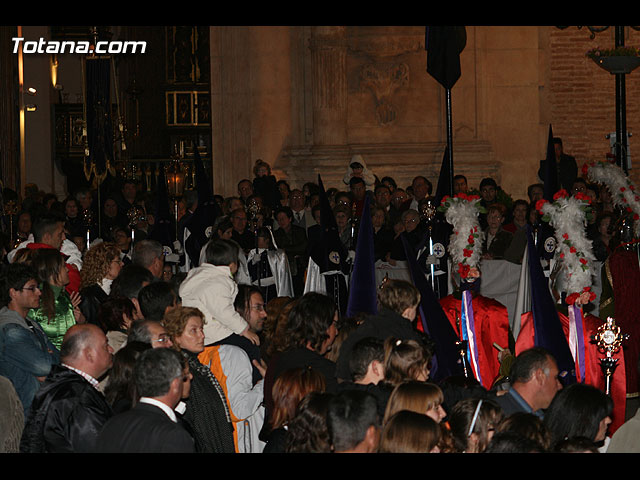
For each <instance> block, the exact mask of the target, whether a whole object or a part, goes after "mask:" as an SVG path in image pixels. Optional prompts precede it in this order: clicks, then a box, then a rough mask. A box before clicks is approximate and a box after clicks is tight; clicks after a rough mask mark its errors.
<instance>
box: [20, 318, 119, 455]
mask: <svg viewBox="0 0 640 480" xmlns="http://www.w3.org/2000/svg"><path fill="white" fill-rule="evenodd" d="M112 361H113V349H112V348H111V347H110V346H109V343H108V341H107V337H106V335H105V334H104V332H103V331H102V330H100V328H99V327H97V326H96V325H92V324H83V325H74V326H73V327H71V328H70V329H69V330H68V331H67V333H66V334H65V336H64V340H63V341H62V346H61V348H60V365H54V366H53V368H52V369H51V373H50V374H49V376H48V377H47V379H46V380H45V382H44V383H43V385H42V387H41V388H40V390H39V391H38V393H37V394H36V396H35V397H34V399H33V402H32V404H31V410H30V412H29V418H28V420H27V423H26V425H25V429H24V432H23V434H22V441H21V443H20V451H21V452H26V453H47V452H56V453H57V452H64V453H71V452H77V453H80V452H82V453H90V452H93V451H95V443H96V439H97V437H98V432H99V431H100V430H101V428H102V426H103V425H104V424H105V422H106V421H107V420H108V419H109V418H110V417H111V416H112V411H111V407H110V406H109V404H108V403H107V401H106V400H105V398H104V395H103V394H102V393H101V392H100V391H99V390H98V389H97V387H98V379H99V378H100V377H102V376H103V375H104V374H105V373H106V372H107V371H108V370H109V368H111V364H112Z"/></svg>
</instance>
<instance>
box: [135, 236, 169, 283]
mask: <svg viewBox="0 0 640 480" xmlns="http://www.w3.org/2000/svg"><path fill="white" fill-rule="evenodd" d="M131 263H132V264H134V265H140V266H141V267H144V268H146V269H147V270H149V271H150V272H151V273H152V274H153V276H154V277H155V278H162V269H163V267H164V250H163V248H162V244H161V243H160V242H158V241H157V240H147V239H145V240H140V241H139V242H137V243H136V244H135V245H134V246H133V253H132V255H131Z"/></svg>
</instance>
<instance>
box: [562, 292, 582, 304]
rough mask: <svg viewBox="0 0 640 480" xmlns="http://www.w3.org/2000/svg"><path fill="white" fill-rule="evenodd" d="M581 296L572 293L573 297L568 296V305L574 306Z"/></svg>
mask: <svg viewBox="0 0 640 480" xmlns="http://www.w3.org/2000/svg"><path fill="white" fill-rule="evenodd" d="M579 296H580V295H578V294H577V293H572V294H571V295H567V298H566V300H565V301H566V302H567V304H568V305H573V304H574V303H575V301H576V300H577V299H578V297H579Z"/></svg>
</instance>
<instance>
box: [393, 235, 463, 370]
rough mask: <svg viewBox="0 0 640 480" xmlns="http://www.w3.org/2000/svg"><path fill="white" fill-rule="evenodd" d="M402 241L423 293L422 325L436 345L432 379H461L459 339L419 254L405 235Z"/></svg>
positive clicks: (419, 309) (421, 296) (412, 271)
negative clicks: (420, 264)
mask: <svg viewBox="0 0 640 480" xmlns="http://www.w3.org/2000/svg"><path fill="white" fill-rule="evenodd" d="M400 237H401V239H402V245H403V246H404V251H405V254H406V257H407V263H408V264H409V272H410V273H411V278H412V281H413V284H414V285H415V286H416V288H417V289H418V290H419V291H420V306H419V308H418V312H419V314H420V321H421V322H422V327H423V330H424V331H425V333H427V335H429V337H430V338H431V340H432V341H433V343H434V356H433V360H432V368H431V377H432V378H433V379H434V381H441V380H444V379H445V378H447V377H450V376H454V375H459V374H460V373H461V372H462V366H461V364H460V355H459V349H458V346H457V342H458V341H459V338H458V336H457V335H456V332H455V331H454V330H453V327H452V326H451V323H450V322H449V319H448V318H447V315H446V314H445V313H444V310H442V306H441V305H440V302H439V300H438V298H437V297H436V295H435V293H434V292H433V289H432V288H431V285H429V282H428V281H427V278H426V277H425V272H424V271H423V270H422V268H420V266H419V265H418V262H417V259H416V252H415V251H414V249H413V248H412V247H411V245H409V242H408V241H407V239H406V237H405V235H404V233H402V234H400Z"/></svg>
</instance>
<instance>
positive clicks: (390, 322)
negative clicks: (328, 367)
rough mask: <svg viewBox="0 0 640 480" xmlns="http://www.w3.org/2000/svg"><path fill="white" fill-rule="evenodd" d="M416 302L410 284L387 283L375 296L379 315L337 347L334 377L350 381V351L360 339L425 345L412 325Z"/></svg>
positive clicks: (361, 326) (366, 321) (415, 295)
mask: <svg viewBox="0 0 640 480" xmlns="http://www.w3.org/2000/svg"><path fill="white" fill-rule="evenodd" d="M419 303H420V293H419V292H418V289H417V288H416V287H415V286H413V284H411V283H410V282H407V281H405V280H397V279H390V280H387V281H386V282H385V284H384V286H383V287H382V289H381V290H380V292H379V293H378V304H379V309H378V313H377V314H376V315H372V316H370V317H367V319H366V320H365V321H364V322H363V323H362V324H361V325H359V326H358V328H357V329H356V330H355V331H354V332H353V333H351V334H350V335H349V336H348V337H347V338H346V340H345V341H344V342H343V344H342V346H341V347H340V354H339V356H338V361H337V362H336V377H338V378H340V379H342V380H346V381H351V380H352V374H351V369H350V367H349V361H350V358H351V350H352V348H353V346H354V345H355V344H356V342H358V341H359V340H361V339H363V338H366V337H372V338H378V339H380V340H382V341H384V340H386V339H387V338H389V337H394V338H397V339H400V340H415V341H417V342H419V343H420V344H422V343H424V342H423V337H422V335H421V334H420V333H419V332H418V331H417V330H415V329H414V328H413V324H412V322H413V320H414V319H415V317H416V312H417V308H418V304H419Z"/></svg>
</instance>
